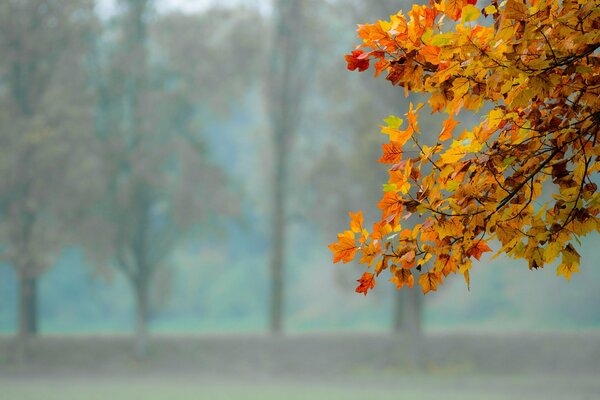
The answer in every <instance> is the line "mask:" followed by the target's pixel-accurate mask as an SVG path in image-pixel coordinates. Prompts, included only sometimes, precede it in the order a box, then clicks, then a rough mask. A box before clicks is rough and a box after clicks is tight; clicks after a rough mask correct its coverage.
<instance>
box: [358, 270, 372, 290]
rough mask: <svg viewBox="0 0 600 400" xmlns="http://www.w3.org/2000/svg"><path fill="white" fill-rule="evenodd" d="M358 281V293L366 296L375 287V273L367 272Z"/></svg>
mask: <svg viewBox="0 0 600 400" xmlns="http://www.w3.org/2000/svg"><path fill="white" fill-rule="evenodd" d="M357 282H358V283H359V285H358V286H357V287H356V293H363V294H364V295H365V296H366V295H367V293H368V292H369V290H371V289H373V288H374V287H375V275H373V274H372V273H370V272H365V273H364V274H362V276H361V277H360V279H359V280H357Z"/></svg>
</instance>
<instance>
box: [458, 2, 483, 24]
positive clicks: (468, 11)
mask: <svg viewBox="0 0 600 400" xmlns="http://www.w3.org/2000/svg"><path fill="white" fill-rule="evenodd" d="M479 14H480V12H479V8H477V7H475V6H473V5H471V4H467V5H466V6H464V7H463V9H462V18H461V22H463V23H464V22H471V21H475V20H476V19H477V18H479Z"/></svg>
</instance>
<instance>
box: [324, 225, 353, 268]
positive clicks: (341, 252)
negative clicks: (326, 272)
mask: <svg viewBox="0 0 600 400" xmlns="http://www.w3.org/2000/svg"><path fill="white" fill-rule="evenodd" d="M329 249H331V251H332V252H333V262H334V263H337V262H339V261H342V262H343V263H344V264H346V263H349V262H350V261H352V260H353V259H354V256H355V254H356V252H357V251H358V247H357V246H356V242H355V240H354V233H353V232H352V231H346V232H344V233H340V234H338V241H337V242H335V243H331V244H330V245H329Z"/></svg>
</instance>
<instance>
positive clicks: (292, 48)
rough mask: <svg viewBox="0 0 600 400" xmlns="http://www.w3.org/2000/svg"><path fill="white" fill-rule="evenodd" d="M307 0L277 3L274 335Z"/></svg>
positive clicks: (301, 91) (271, 98)
mask: <svg viewBox="0 0 600 400" xmlns="http://www.w3.org/2000/svg"><path fill="white" fill-rule="evenodd" d="M308 4H309V3H308V1H307V0H275V1H274V13H273V15H274V20H273V22H272V23H273V29H274V30H273V38H272V47H271V55H270V74H269V77H268V78H267V92H268V94H267V100H268V104H269V117H270V120H271V131H272V135H273V156H274V160H273V172H272V173H273V177H272V179H273V180H272V186H271V190H272V203H271V207H272V214H271V224H272V225H271V246H272V248H271V260H270V274H271V293H270V311H269V321H270V330H271V333H273V334H279V333H281V331H282V330H283V314H284V309H285V303H284V302H285V298H284V265H285V261H286V251H285V242H286V237H287V235H286V233H287V229H286V225H287V224H286V182H287V179H288V175H289V164H288V160H289V158H290V152H291V149H292V145H293V138H294V135H295V133H296V131H297V127H298V124H299V122H300V117H301V115H300V109H301V106H302V101H303V98H304V95H305V86H306V80H305V77H306V72H308V71H309V70H310V68H309V65H308V63H307V61H308V58H307V54H306V50H307V47H306V40H305V39H306V8H307V7H308Z"/></svg>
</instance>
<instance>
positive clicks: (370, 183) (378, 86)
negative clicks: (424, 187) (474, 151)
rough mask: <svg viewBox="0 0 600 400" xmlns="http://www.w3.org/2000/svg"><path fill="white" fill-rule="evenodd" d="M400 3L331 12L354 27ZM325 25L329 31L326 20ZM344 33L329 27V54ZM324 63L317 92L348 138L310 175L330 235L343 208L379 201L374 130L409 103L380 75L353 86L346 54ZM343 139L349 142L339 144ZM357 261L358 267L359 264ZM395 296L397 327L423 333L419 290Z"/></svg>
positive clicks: (317, 215) (381, 174) (351, 5)
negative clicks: (345, 67)
mask: <svg viewBox="0 0 600 400" xmlns="http://www.w3.org/2000/svg"><path fill="white" fill-rule="evenodd" d="M398 4H399V3H398V1H397V0H377V1H369V2H365V1H363V0H346V1H343V2H339V3H332V4H331V5H330V7H329V9H328V12H329V13H331V15H335V16H337V17H338V18H340V19H343V21H346V23H347V26H351V25H352V23H353V22H354V21H357V20H361V21H362V20H377V19H381V18H386V17H388V16H389V15H390V14H392V13H394V12H395V11H397V9H398ZM320 18H323V19H325V20H331V19H332V18H333V17H332V16H330V15H329V16H328V14H327V13H321V14H320ZM323 29H325V30H326V29H327V25H325V26H324V28H323ZM330 29H331V28H330ZM340 32H347V31H344V30H340V29H339V27H336V29H335V30H333V31H330V32H328V35H327V36H328V37H329V40H327V41H325V40H321V42H320V43H321V44H324V45H327V46H330V47H331V50H330V51H329V52H327V53H331V52H336V51H337V52H339V51H340V50H339V48H340V47H339V46H340V43H343V42H344V41H348V40H351V37H352V36H353V35H352V33H353V32H351V31H350V35H343V34H342V35H341V34H340ZM319 62H320V69H321V70H322V71H324V72H323V73H321V74H320V81H319V84H318V85H317V86H318V87H319V93H318V96H321V97H322V98H324V99H326V100H325V101H326V102H327V104H329V105H330V106H329V107H321V109H322V110H326V118H325V123H327V124H328V125H330V126H331V130H332V131H334V132H340V133H342V134H343V139H342V138H339V137H332V138H331V140H332V141H333V142H332V143H330V144H328V145H327V147H326V148H327V150H326V151H325V152H324V154H323V155H322V158H321V160H320V161H317V162H316V164H315V167H314V169H313V171H312V173H311V175H310V176H311V185H312V187H313V188H314V190H315V194H316V199H315V201H316V203H317V204H318V207H311V210H310V213H311V214H312V217H313V220H315V221H317V223H319V224H321V225H322V226H323V228H324V232H325V233H326V234H328V235H330V236H335V233H336V231H335V229H334V228H333V227H335V226H340V225H342V224H344V223H345V222H346V221H347V218H348V214H347V212H346V211H343V210H351V209H352V208H353V207H356V208H359V207H363V205H364V204H376V203H377V201H378V200H379V193H380V188H381V185H380V184H379V183H378V182H382V181H384V180H385V176H386V171H385V169H383V168H381V166H380V165H379V164H378V163H377V162H376V160H377V159H378V158H379V157H380V155H381V143H382V140H380V139H379V138H378V137H377V136H376V135H372V134H369V132H372V131H373V128H372V127H373V125H374V124H377V123H381V121H382V120H383V119H384V118H385V117H387V116H388V115H390V114H395V113H397V112H398V110H399V109H401V108H402V106H403V105H407V104H408V101H409V99H407V98H406V97H405V96H404V94H403V93H402V92H400V91H398V90H396V89H395V88H393V87H389V85H386V84H385V83H383V82H380V81H377V80H364V79H363V80H353V81H352V85H348V84H347V83H346V82H347V81H348V79H353V78H352V77H349V76H348V75H347V74H344V73H340V72H339V71H340V70H339V69H340V68H341V67H342V65H343V59H342V57H339V59H335V60H332V59H331V58H321V59H320V60H319ZM332 64H333V65H332ZM349 99H351V100H349ZM317 112H319V111H318V110H317ZM428 125H429V124H428ZM340 141H343V142H344V143H345V145H342V146H340V145H339V143H340ZM334 143H335V144H334ZM339 171H344V173H343V174H342V173H339ZM365 212H366V213H367V214H370V215H373V214H375V213H377V209H376V208H375V207H374V208H373V209H367V210H365ZM354 264H355V267H357V268H358V265H357V263H354ZM344 284H346V282H345V283H344ZM347 284H350V282H347ZM392 296H393V311H392V330H393V332H395V333H397V334H400V333H402V334H410V335H412V336H418V335H419V334H420V332H421V329H422V327H421V326H422V321H421V315H422V309H423V304H422V301H421V300H422V299H421V296H420V294H419V292H418V291H417V290H410V291H409V290H405V291H394V292H393V294H392Z"/></svg>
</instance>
